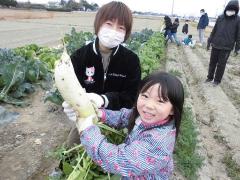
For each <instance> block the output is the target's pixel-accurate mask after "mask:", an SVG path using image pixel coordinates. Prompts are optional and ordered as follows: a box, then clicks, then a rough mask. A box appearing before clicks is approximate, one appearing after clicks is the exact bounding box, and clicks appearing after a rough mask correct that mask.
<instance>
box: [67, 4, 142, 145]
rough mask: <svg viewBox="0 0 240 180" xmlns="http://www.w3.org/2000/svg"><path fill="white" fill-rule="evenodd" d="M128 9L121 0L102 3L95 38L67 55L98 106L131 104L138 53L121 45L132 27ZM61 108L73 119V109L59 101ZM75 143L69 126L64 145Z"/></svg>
mask: <svg viewBox="0 0 240 180" xmlns="http://www.w3.org/2000/svg"><path fill="white" fill-rule="evenodd" d="M132 22H133V18H132V13H131V10H130V9H129V8H128V7H127V6H126V5H125V4H124V3H122V2H117V1H112V2H109V3H107V4H105V5H103V6H102V7H101V8H100V9H99V10H98V12H97V14H96V16H95V20H94V30H95V34H96V36H97V37H96V39H95V40H94V42H92V43H89V44H87V45H85V46H83V47H81V48H80V49H78V50H76V51H75V52H74V53H73V54H72V55H71V60H72V64H73V67H74V70H75V73H76V76H77V78H78V80H79V82H80V84H81V85H82V87H83V88H85V90H86V92H87V95H88V97H89V99H90V100H91V101H92V102H93V103H95V104H96V106H97V107H98V108H100V107H102V108H107V109H111V110H119V109H121V108H123V107H125V108H131V107H132V106H133V103H134V101H135V98H136V94H137V88H138V85H139V82H140V80H141V68H140V61H139V58H138V56H137V55H136V54H135V53H134V52H132V51H131V50H129V49H127V48H125V47H124V46H122V45H121V43H123V42H125V41H126V40H127V39H128V38H129V36H130V34H131V29H132ZM63 107H64V111H65V112H67V113H70V114H71V116H70V118H71V119H73V120H74V119H76V113H75V111H74V110H73V109H72V108H71V107H70V106H69V105H68V104H67V103H66V102H64V103H63ZM74 143H76V144H79V143H80V141H79V138H78V132H77V129H76V128H73V129H72V130H71V132H70V134H69V136H68V139H67V143H66V145H67V147H71V146H72V145H73V144H74Z"/></svg>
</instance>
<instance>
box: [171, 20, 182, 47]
mask: <svg viewBox="0 0 240 180" xmlns="http://www.w3.org/2000/svg"><path fill="white" fill-rule="evenodd" d="M178 26H179V19H178V18H175V19H174V22H173V24H172V27H171V36H172V37H173V39H174V41H175V42H176V44H177V45H178V46H179V45H180V42H179V40H178V38H177V29H178Z"/></svg>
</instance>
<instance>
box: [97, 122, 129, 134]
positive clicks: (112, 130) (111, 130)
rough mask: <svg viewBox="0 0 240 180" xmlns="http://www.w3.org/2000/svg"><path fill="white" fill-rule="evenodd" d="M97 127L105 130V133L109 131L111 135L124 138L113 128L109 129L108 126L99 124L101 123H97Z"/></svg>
mask: <svg viewBox="0 0 240 180" xmlns="http://www.w3.org/2000/svg"><path fill="white" fill-rule="evenodd" d="M97 126H98V127H100V128H102V129H105V130H107V131H110V132H112V133H115V134H118V135H119V136H122V137H125V136H124V135H123V134H122V133H120V132H119V131H117V130H115V129H113V128H110V127H109V126H107V125H105V124H101V123H98V124H97Z"/></svg>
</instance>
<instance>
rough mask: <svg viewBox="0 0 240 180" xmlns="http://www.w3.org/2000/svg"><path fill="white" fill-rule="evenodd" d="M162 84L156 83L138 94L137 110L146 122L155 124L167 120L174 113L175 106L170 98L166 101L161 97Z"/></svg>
mask: <svg viewBox="0 0 240 180" xmlns="http://www.w3.org/2000/svg"><path fill="white" fill-rule="evenodd" d="M159 88H160V90H161V87H160V84H154V85H153V86H151V87H150V88H149V89H148V90H147V91H146V92H142V93H140V94H139V96H138V100H137V110H138V112H139V115H140V117H141V119H142V121H143V122H144V123H147V124H155V123H160V122H161V121H165V120H166V119H167V118H168V117H169V115H173V106H172V104H171V102H170V101H169V100H167V101H164V100H163V99H162V98H161V97H159V94H161V93H159Z"/></svg>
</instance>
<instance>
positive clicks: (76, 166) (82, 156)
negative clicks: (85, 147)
mask: <svg viewBox="0 0 240 180" xmlns="http://www.w3.org/2000/svg"><path fill="white" fill-rule="evenodd" d="M85 154H86V151H84V152H83V154H82V156H81V158H80V159H79V160H78V162H77V164H76V166H75V167H74V169H73V171H72V173H73V172H75V171H76V169H77V168H78V166H79V164H80V162H81V161H82V159H83V156H84V155H85ZM72 173H71V174H72ZM71 174H70V175H69V177H68V180H70V179H72V177H71Z"/></svg>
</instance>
